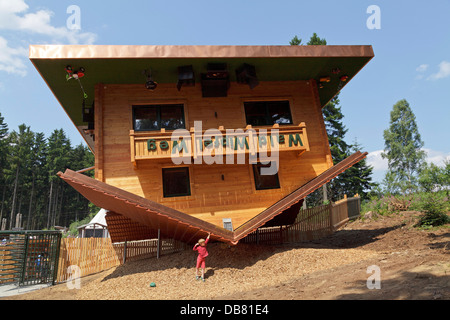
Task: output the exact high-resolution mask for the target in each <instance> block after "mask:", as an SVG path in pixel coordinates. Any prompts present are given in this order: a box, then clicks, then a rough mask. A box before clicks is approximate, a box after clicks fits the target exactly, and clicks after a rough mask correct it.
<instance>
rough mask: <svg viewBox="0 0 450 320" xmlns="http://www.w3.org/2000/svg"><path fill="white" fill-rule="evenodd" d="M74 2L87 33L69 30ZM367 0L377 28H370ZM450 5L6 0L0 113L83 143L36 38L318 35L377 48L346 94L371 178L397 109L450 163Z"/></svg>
mask: <svg viewBox="0 0 450 320" xmlns="http://www.w3.org/2000/svg"><path fill="white" fill-rule="evenodd" d="M70 5H76V6H78V7H79V8H80V18H81V21H80V22H81V25H80V26H81V30H69V29H68V28H67V25H66V21H67V20H68V18H69V17H70V16H71V13H67V8H68V7H69V6H70ZM370 5H377V6H378V7H379V9H380V27H381V28H380V29H369V28H368V27H367V25H366V21H367V19H368V18H369V17H370V16H371V13H367V8H368V7H369V6H370ZM449 15H450V2H449V1H445V0H434V1H433V2H432V4H431V3H430V2H426V1H402V0H396V1H376V0H371V1H363V0H352V1H350V0H347V1H345V0H343V1H334V0H333V1H332V0H322V1H283V0H279V1H266V0H259V1H254V0H240V1H236V0H228V1H215V0H209V1H203V0H191V1H141V0H133V1H114V0H110V1H108V2H106V1H81V0H70V1H62V0H59V1H55V0H34V1H31V0H0V97H1V99H0V112H1V114H2V116H3V117H5V121H6V122H7V123H8V125H9V128H10V129H11V130H13V129H17V127H18V125H20V124H21V123H25V124H27V125H29V126H31V129H32V130H33V131H37V132H44V133H45V134H46V135H47V136H48V135H49V134H50V133H51V132H52V131H53V130H54V129H56V128H64V130H65V131H66V132H67V134H68V135H69V137H70V139H71V141H72V143H73V144H79V143H84V141H83V140H82V138H81V136H80V135H79V133H78V131H77V130H76V129H75V127H74V126H73V125H72V123H71V122H70V120H69V119H68V117H67V116H66V115H65V113H64V111H63V110H62V108H61V107H60V106H59V104H58V102H57V101H56V99H55V98H54V97H53V95H52V93H51V92H50V90H49V89H48V87H47V86H46V84H45V83H44V81H43V80H42V78H41V77H40V76H39V74H38V73H37V71H36V70H35V69H34V67H33V66H32V64H31V63H30V61H29V60H28V46H29V45H30V44H111V45H123V44H130V45H132V44H136V45H146V44H148V45H174V44H175V45H287V44H288V43H289V41H290V40H291V39H292V37H293V36H295V35H297V36H298V37H299V38H302V39H303V42H304V43H306V42H307V41H308V39H309V37H310V36H311V35H312V33H313V32H316V33H317V34H318V35H319V36H320V37H322V38H325V39H326V40H327V42H328V44H331V45H372V46H373V49H374V52H375V58H374V59H372V61H371V62H369V64H368V65H367V66H366V67H365V68H364V69H363V70H362V71H361V72H360V73H359V74H358V75H357V76H356V77H355V78H354V79H353V80H352V81H351V82H350V83H349V84H348V85H347V86H346V87H345V88H344V90H343V91H342V92H341V94H340V101H341V106H342V111H343V113H344V116H345V118H344V123H345V125H346V126H347V128H348V133H347V135H346V140H347V141H348V142H353V141H354V140H355V139H357V141H358V142H359V143H360V144H361V145H362V148H363V150H364V151H368V152H370V154H369V157H368V159H369V162H370V163H371V164H372V165H374V168H375V171H374V173H375V174H374V178H375V180H377V181H380V180H381V179H382V178H383V173H384V170H385V169H386V163H385V162H384V161H382V160H381V157H380V153H381V150H383V148H384V140H383V130H385V129H386V128H388V126H389V113H390V111H391V110H392V106H393V105H394V104H395V103H396V102H397V101H398V100H401V99H406V100H407V101H408V102H409V103H410V106H411V108H412V109H413V111H414V113H415V115H416V118H417V123H418V126H419V131H420V133H421V135H422V139H423V141H424V142H425V149H426V151H427V152H428V157H429V161H433V162H435V163H436V164H438V165H440V164H442V161H443V160H444V159H446V158H447V159H450V129H449V126H448V123H449V120H450V105H449V104H450V23H449V22H448V20H449Z"/></svg>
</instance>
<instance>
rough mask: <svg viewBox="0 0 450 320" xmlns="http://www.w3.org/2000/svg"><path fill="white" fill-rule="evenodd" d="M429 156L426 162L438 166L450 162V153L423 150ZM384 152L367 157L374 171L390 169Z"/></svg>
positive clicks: (376, 152)
mask: <svg viewBox="0 0 450 320" xmlns="http://www.w3.org/2000/svg"><path fill="white" fill-rule="evenodd" d="M423 150H424V151H425V152H426V154H427V156H426V159H425V161H426V162H428V163H434V164H435V165H437V166H443V165H444V161H450V152H444V151H437V150H432V149H427V148H423ZM383 152H384V150H375V151H372V152H369V154H368V155H367V164H368V165H371V166H373V171H374V172H375V171H386V170H387V169H388V161H387V159H383V157H382V156H381V154H382V153H383Z"/></svg>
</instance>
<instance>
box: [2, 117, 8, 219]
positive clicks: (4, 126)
mask: <svg viewBox="0 0 450 320" xmlns="http://www.w3.org/2000/svg"><path fill="white" fill-rule="evenodd" d="M7 138H8V125H7V124H6V122H5V118H3V117H2V114H1V113H0V191H1V193H0V201H1V204H0V228H1V225H2V220H3V210H4V208H5V201H6V191H7V189H8V185H7V183H6V179H5V172H4V171H5V167H6V155H7V154H8V139H7Z"/></svg>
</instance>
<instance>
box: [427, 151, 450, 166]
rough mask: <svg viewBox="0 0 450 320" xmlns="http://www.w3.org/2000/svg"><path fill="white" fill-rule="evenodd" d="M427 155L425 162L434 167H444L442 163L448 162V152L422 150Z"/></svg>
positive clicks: (449, 159) (449, 158) (449, 155)
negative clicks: (432, 164)
mask: <svg viewBox="0 0 450 320" xmlns="http://www.w3.org/2000/svg"><path fill="white" fill-rule="evenodd" d="M423 150H425V152H426V153H427V159H426V160H427V162H428V163H434V164H435V165H437V166H439V167H441V166H443V165H444V161H450V152H443V151H437V150H431V149H426V148H424V149H423Z"/></svg>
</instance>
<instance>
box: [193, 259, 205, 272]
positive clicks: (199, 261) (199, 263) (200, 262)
mask: <svg viewBox="0 0 450 320" xmlns="http://www.w3.org/2000/svg"><path fill="white" fill-rule="evenodd" d="M200 269H202V277H203V276H204V274H205V258H202V257H200V256H199V257H198V258H197V265H196V273H195V274H196V276H198V275H199V271H200Z"/></svg>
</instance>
